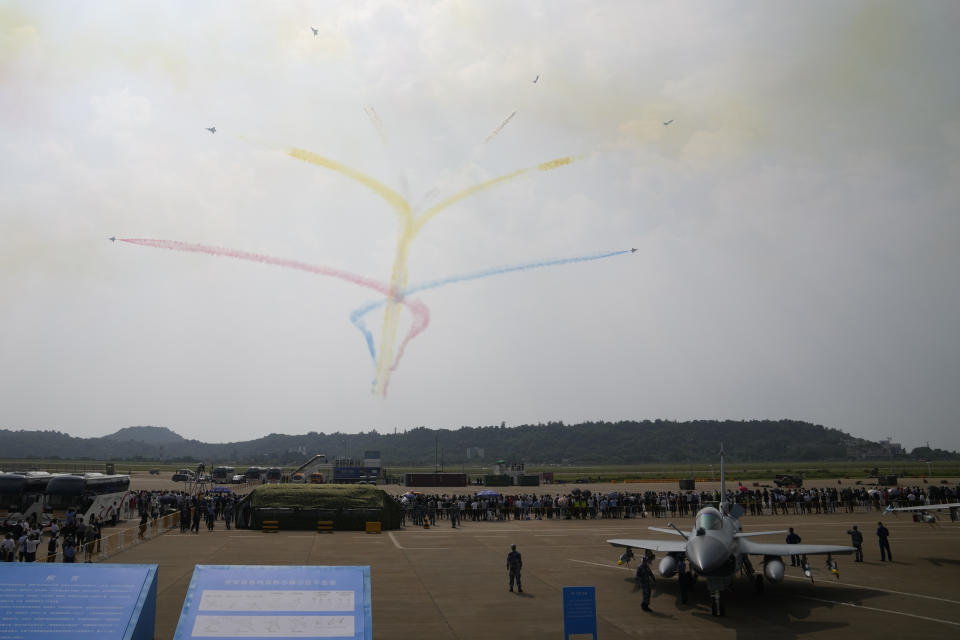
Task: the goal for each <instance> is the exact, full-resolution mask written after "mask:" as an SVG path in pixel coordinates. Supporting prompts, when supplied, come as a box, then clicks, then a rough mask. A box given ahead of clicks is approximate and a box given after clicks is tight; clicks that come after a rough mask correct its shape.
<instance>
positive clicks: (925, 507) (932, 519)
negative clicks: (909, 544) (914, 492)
mask: <svg viewBox="0 0 960 640" xmlns="http://www.w3.org/2000/svg"><path fill="white" fill-rule="evenodd" d="M939 509H949V510H950V519H951V520H953V519H955V518H956V515H954V514H955V513H956V512H955V511H954V510H955V509H960V502H954V503H952V504H921V505H917V506H916V507H893V506H890V505H887V508H886V509H884V510H883V513H881V514H880V515H881V516H885V515H887V514H888V513H896V512H898V511H919V512H920V522H926V523H927V524H930V525H934V524H936V523H937V516H936V515H934V514H932V513H928V512H929V511H937V510H939Z"/></svg>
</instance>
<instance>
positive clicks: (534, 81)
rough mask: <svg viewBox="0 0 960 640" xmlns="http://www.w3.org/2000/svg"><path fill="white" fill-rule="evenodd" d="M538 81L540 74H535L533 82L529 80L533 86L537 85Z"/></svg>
mask: <svg viewBox="0 0 960 640" xmlns="http://www.w3.org/2000/svg"><path fill="white" fill-rule="evenodd" d="M539 79H540V74H539V73H538V74H537V77H536V78H534V79H533V80H531V81H530V82H532V83H533V84H537V80H539Z"/></svg>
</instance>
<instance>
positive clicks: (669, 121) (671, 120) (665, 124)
mask: <svg viewBox="0 0 960 640" xmlns="http://www.w3.org/2000/svg"><path fill="white" fill-rule="evenodd" d="M671 122H673V118H671V119H669V120H667V121H666V122H664V123H663V126H667V125H668V124H670V123H671Z"/></svg>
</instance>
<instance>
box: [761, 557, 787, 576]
mask: <svg viewBox="0 0 960 640" xmlns="http://www.w3.org/2000/svg"><path fill="white" fill-rule="evenodd" d="M785 571H786V569H785V568H784V566H783V561H782V560H781V559H780V558H768V559H766V560H764V562H763V575H765V576H766V577H767V580H769V581H770V582H780V581H781V580H783V574H784V572H785Z"/></svg>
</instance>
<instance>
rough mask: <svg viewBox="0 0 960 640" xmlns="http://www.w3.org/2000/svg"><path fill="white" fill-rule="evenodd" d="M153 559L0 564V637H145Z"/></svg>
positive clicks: (151, 607)
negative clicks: (145, 561) (142, 562)
mask: <svg viewBox="0 0 960 640" xmlns="http://www.w3.org/2000/svg"><path fill="white" fill-rule="evenodd" d="M156 611H157V565H155V564H145V565H136V564H86V563H83V564H69V563H68V564H58V563H52V562H51V563H46V562H22V563H21V562H17V563H4V564H3V565H2V568H0V639H2V640H20V639H21V638H29V640H63V639H64V638H91V639H95V640H107V639H114V638H115V639H117V640H150V639H151V638H153V627H154V623H155V621H156Z"/></svg>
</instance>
